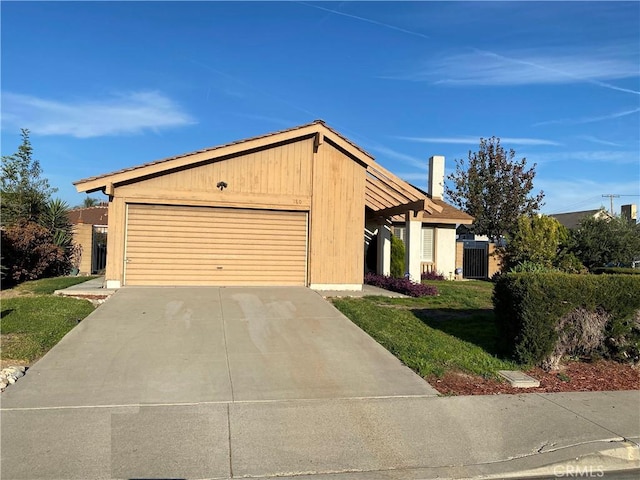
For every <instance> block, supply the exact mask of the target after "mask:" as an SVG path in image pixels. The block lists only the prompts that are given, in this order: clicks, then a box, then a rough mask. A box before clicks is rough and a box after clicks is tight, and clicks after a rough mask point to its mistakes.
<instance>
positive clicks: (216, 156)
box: [74, 120, 442, 216]
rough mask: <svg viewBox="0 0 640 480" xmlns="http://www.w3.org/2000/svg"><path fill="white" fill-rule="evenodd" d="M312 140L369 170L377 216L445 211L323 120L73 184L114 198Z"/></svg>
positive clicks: (372, 206) (368, 188)
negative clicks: (136, 185)
mask: <svg viewBox="0 0 640 480" xmlns="http://www.w3.org/2000/svg"><path fill="white" fill-rule="evenodd" d="M311 137H314V138H315V147H316V148H317V146H319V145H320V144H322V143H323V142H324V141H325V139H326V140H328V141H329V142H331V143H332V144H333V145H335V146H336V147H337V148H339V149H341V150H343V151H344V152H346V153H347V154H348V155H350V156H351V158H353V159H354V160H355V161H357V162H358V163H360V164H361V165H363V166H364V167H366V169H367V176H366V192H365V198H366V206H367V207H369V208H370V209H371V210H373V211H375V212H377V213H378V214H380V215H386V216H390V215H394V214H396V213H402V212H404V211H407V210H416V211H421V210H426V211H428V212H430V213H433V212H440V211H441V210H442V207H441V206H440V205H439V204H436V203H435V202H434V201H431V199H429V197H428V196H427V195H426V194H425V193H424V192H422V191H421V190H419V189H417V188H415V187H414V186H413V185H411V184H409V183H407V182H405V181H404V180H401V179H400V178H398V177H397V176H395V175H394V174H393V173H391V172H390V171H388V170H386V169H385V168H383V167H382V166H381V165H378V164H377V163H376V162H375V159H374V158H373V157H372V156H371V155H370V154H369V153H367V152H366V151H364V150H363V149H362V148H360V147H358V146H357V145H356V144H354V143H353V142H351V141H350V140H348V139H347V138H346V137H344V136H342V135H341V134H340V133H338V132H336V131H335V130H333V129H332V128H330V127H328V126H327V125H326V124H325V123H324V122H323V121H322V120H316V121H314V122H312V123H309V124H306V125H301V126H298V127H294V128H290V129H287V130H281V131H278V132H273V133H269V134H266V135H260V136H257V137H252V138H248V139H245V140H239V141H236V142H232V143H227V144H224V145H220V146H217V147H211V148H206V149H203V150H198V151H195V152H190V153H186V154H183V155H177V156H173V157H168V158H164V159H161V160H156V161H153V162H149V163H145V164H142V165H138V166H135V167H131V168H125V169H122V170H118V171H115V172H112V173H107V174H104V175H99V176H95V177H89V178H85V179H82V180H78V181H77V182H74V185H75V186H76V188H77V190H78V191H79V192H95V191H97V190H102V191H104V192H105V193H107V194H109V195H110V194H112V191H111V190H112V189H113V188H114V186H116V185H117V184H122V183H125V182H132V181H135V180H136V179H140V178H144V177H147V176H151V175H158V174H163V173H166V172H170V171H174V170H178V169H182V168H190V167H194V166H197V165H198V164H204V163H207V162H211V161H216V160H222V159H224V158H228V157H229V156H231V155H238V154H242V153H243V152H247V151H250V150H254V149H263V148H268V147H269V146H272V145H275V144H279V143H282V142H289V141H295V140H297V139H300V138H311Z"/></svg>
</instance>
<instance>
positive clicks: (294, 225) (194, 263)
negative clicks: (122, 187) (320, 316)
mask: <svg viewBox="0 0 640 480" xmlns="http://www.w3.org/2000/svg"><path fill="white" fill-rule="evenodd" d="M125 254H126V258H125V284H126V285H266V284H268V285H304V284H305V281H306V272H307V213H306V212H287V211H273V210H249V209H232V208H211V207H185V206H182V207H180V206H166V205H138V204H130V205H128V213H127V240H126V253H125Z"/></svg>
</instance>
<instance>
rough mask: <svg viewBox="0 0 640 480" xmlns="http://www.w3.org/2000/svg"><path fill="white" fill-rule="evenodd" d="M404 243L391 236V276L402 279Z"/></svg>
mask: <svg viewBox="0 0 640 480" xmlns="http://www.w3.org/2000/svg"><path fill="white" fill-rule="evenodd" d="M404 254H405V250H404V242H403V241H402V240H400V239H399V238H398V237H396V236H395V235H391V276H392V277H396V278H402V277H404Z"/></svg>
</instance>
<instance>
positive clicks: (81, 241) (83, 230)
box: [72, 223, 93, 275]
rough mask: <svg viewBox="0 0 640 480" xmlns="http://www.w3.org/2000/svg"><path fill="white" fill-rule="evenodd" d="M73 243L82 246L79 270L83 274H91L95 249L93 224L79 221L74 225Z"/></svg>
mask: <svg viewBox="0 0 640 480" xmlns="http://www.w3.org/2000/svg"><path fill="white" fill-rule="evenodd" d="M72 232H73V243H75V244H76V245H78V246H79V247H80V248H81V253H80V262H79V265H78V270H79V271H80V274H81V275H90V274H91V258H92V250H93V225H91V224H89V223H78V224H76V225H74V226H73V230H72Z"/></svg>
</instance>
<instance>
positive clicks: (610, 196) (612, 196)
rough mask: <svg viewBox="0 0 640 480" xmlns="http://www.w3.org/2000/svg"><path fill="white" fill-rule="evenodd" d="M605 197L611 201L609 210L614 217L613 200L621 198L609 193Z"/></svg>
mask: <svg viewBox="0 0 640 480" xmlns="http://www.w3.org/2000/svg"><path fill="white" fill-rule="evenodd" d="M602 196H603V197H609V200H610V201H611V208H610V209H609V213H611V215H613V199H614V198H620V195H615V194H612V193H607V194H604V195H602Z"/></svg>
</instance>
